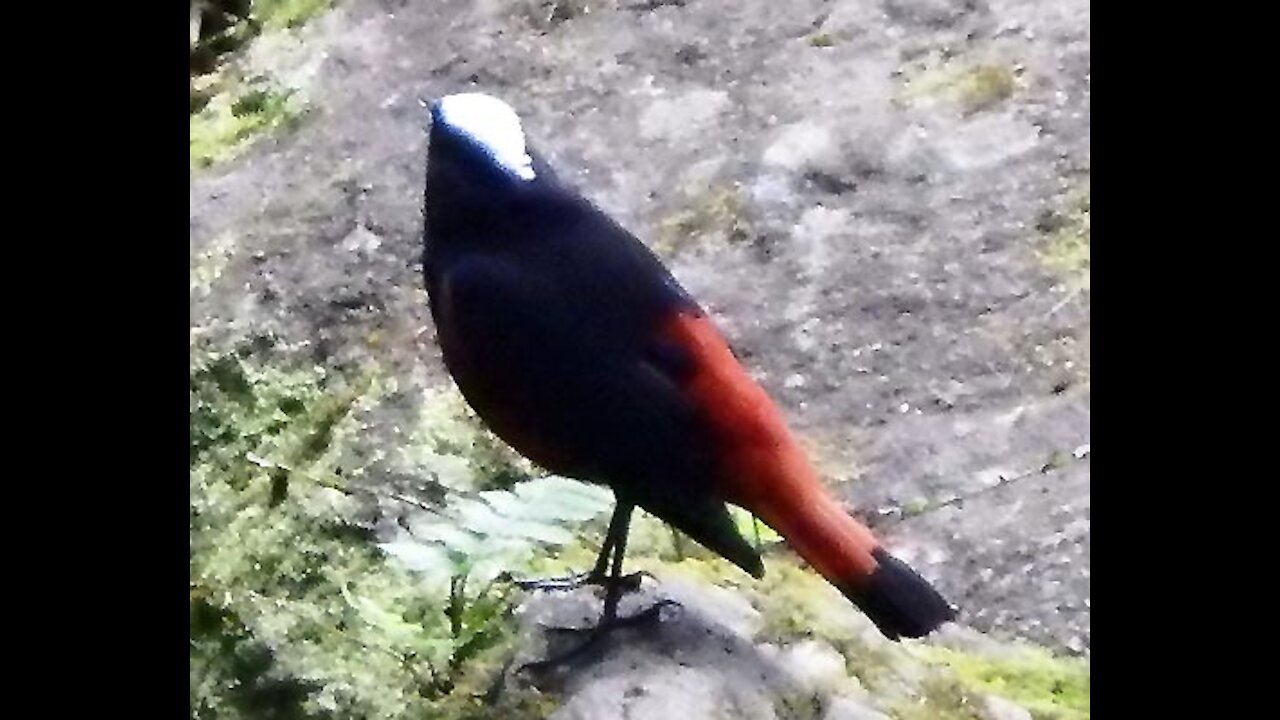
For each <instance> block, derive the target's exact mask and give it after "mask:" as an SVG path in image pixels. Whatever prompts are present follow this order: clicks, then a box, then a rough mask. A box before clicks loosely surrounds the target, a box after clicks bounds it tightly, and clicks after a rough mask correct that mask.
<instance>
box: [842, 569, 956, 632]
mask: <svg viewBox="0 0 1280 720" xmlns="http://www.w3.org/2000/svg"><path fill="white" fill-rule="evenodd" d="M873 556H874V557H875V559H876V562H877V563H879V567H877V568H876V571H875V572H874V573H873V574H872V575H871V580H870V581H869V582H866V583H861V584H860V587H858V588H857V589H856V590H854V589H849V590H846V591H845V595H846V596H847V597H848V598H849V599H850V600H852V601H853V603H854V604H855V605H857V606H858V607H859V609H861V610H862V612H864V613H865V614H866V615H867V617H868V618H870V619H871V622H873V623H875V626H876V627H877V628H878V629H879V630H880V632H881V633H883V634H884V635H885V637H887V638H889V639H890V640H898V639H900V638H904V637H906V638H921V637H924V636H926V635H928V634H929V633H932V632H933V631H934V630H937V629H938V628H939V627H941V626H942V625H943V624H945V623H947V622H950V621H952V620H954V619H955V618H956V610H955V608H954V607H952V606H951V604H950V603H948V602H947V601H946V599H945V598H943V597H942V595H941V594H940V593H939V592H938V591H937V590H936V589H934V587H933V586H932V585H930V584H929V581H928V580H925V579H924V578H922V577H920V575H919V574H918V573H916V571H915V570H912V569H911V566H909V565H907V564H906V563H904V562H902V561H901V560H899V559H898V558H896V557H894V556H892V555H890V554H889V553H887V552H885V550H884V549H883V548H876V550H875V552H874V553H873Z"/></svg>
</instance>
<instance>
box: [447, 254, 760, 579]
mask: <svg viewBox="0 0 1280 720" xmlns="http://www.w3.org/2000/svg"><path fill="white" fill-rule="evenodd" d="M600 287H601V288H602V289H601V290H599V291H598V292H596V293H595V294H593V295H592V296H590V297H583V296H582V295H580V294H574V293H570V292H566V291H565V290H564V287H563V284H562V283H557V282H553V281H552V280H551V279H550V278H548V277H546V276H544V275H541V274H539V273H536V272H531V271H530V269H529V268H528V267H527V266H520V265H517V264H515V263H513V262H510V261H504V260H502V259H499V258H495V257H492V256H480V255H476V256H472V257H468V258H466V259H462V260H459V261H456V262H454V263H452V264H451V265H450V267H449V269H448V270H447V271H445V272H444V273H443V274H442V275H441V276H440V278H439V280H438V282H437V283H436V291H435V294H436V296H437V299H436V301H435V303H434V307H435V308H436V323H437V328H438V333H439V336H440V341H441V344H442V346H443V347H444V350H445V356H446V362H448V363H449V365H450V372H451V373H452V374H453V376H454V377H455V379H456V380H457V382H458V385H459V387H460V389H461V390H462V392H463V394H464V395H465V396H466V397H467V400H468V402H470V404H471V405H472V407H473V408H475V410H476V412H477V413H478V414H480V415H481V417H482V418H484V420H485V421H486V423H488V424H489V426H490V427H491V428H492V429H493V430H494V431H495V432H496V433H497V434H498V435H499V436H500V437H502V438H503V439H504V440H505V441H506V442H508V443H509V444H511V445H512V446H513V447H515V448H516V449H517V450H519V451H520V452H521V453H522V454H524V455H526V456H527V457H529V458H530V459H532V460H534V461H535V462H537V463H538V464H540V465H542V466H544V467H546V468H548V469H550V470H552V471H554V472H558V473H561V474H565V475H570V476H575V477H580V478H584V479H591V480H596V481H599V482H604V483H606V484H608V485H610V486H611V487H613V488H614V490H615V491H616V492H618V493H619V494H620V495H626V496H628V497H629V498H631V499H632V500H633V501H634V502H636V503H637V504H638V505H640V506H641V507H644V508H645V509H646V510H648V511H650V512H652V513H654V514H655V515H657V516H659V517H661V518H662V519H664V520H666V521H667V522H669V523H671V524H672V525H674V526H675V527H677V528H679V529H680V530H681V531H683V532H685V533H686V534H688V535H689V536H690V537H692V538H693V539H694V540H696V541H698V542H700V543H702V544H703V545H706V546H707V547H709V548H711V549H712V550H715V551H716V552H719V553H720V554H722V555H724V556H725V557H727V558H728V559H730V560H731V561H733V562H735V563H736V564H738V565H739V566H740V567H742V568H743V569H744V570H746V571H747V572H749V573H752V574H757V575H758V574H759V573H760V572H761V571H762V570H761V567H760V561H759V557H758V554H757V553H756V552H755V550H754V549H753V548H751V547H750V546H749V545H748V544H747V543H746V542H745V540H743V539H742V537H741V536H740V534H739V533H738V532H737V530H736V528H735V527H734V525H733V522H732V520H731V518H730V516H729V514H728V511H727V508H726V507H725V505H724V501H723V499H722V496H721V495H720V494H719V493H718V492H717V487H716V482H717V475H718V472H717V469H716V466H717V462H718V457H717V452H716V448H715V447H714V445H713V442H714V438H713V437H711V436H710V435H709V434H708V428H707V427H706V425H705V422H704V420H703V413H702V412H700V408H699V406H698V403H699V399H698V398H696V397H693V396H691V395H689V394H688V393H687V392H686V391H685V387H684V380H685V377H686V376H687V375H688V373H690V372H691V371H692V369H693V363H694V362H695V358H694V357H693V356H692V355H691V354H690V348H688V347H686V345H685V344H683V341H682V339H681V338H679V337H673V336H668V335H665V334H664V333H663V332H662V328H663V323H662V321H663V318H654V320H655V324H654V327H653V328H652V332H635V333H633V332H622V333H619V332H618V327H619V324H620V323H623V322H624V321H622V320H620V319H619V317H620V316H621V315H623V314H625V313H623V312H622V311H621V310H619V312H618V313H613V312H611V307H610V305H611V304H612V303H617V304H619V307H621V306H623V305H626V306H627V307H630V305H629V304H627V299H626V298H625V297H616V298H615V297H612V296H611V294H610V292H609V291H608V290H607V288H608V287H609V286H608V285H607V284H605V285H601V286H600ZM686 311H696V310H688V309H686Z"/></svg>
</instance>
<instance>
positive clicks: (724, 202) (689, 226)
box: [654, 187, 753, 256]
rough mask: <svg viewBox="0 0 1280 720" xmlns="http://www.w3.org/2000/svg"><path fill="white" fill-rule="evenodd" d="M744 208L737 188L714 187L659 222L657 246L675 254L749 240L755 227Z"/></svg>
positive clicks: (663, 252)
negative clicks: (718, 244) (691, 249)
mask: <svg viewBox="0 0 1280 720" xmlns="http://www.w3.org/2000/svg"><path fill="white" fill-rule="evenodd" d="M743 211H744V203H743V200H742V193H741V192H740V191H739V190H738V189H737V188H735V187H712V188H710V189H708V190H706V191H704V192H702V193H700V194H697V195H695V196H694V197H693V198H691V200H690V202H689V204H688V205H687V206H686V207H685V208H684V209H682V210H680V211H679V212H676V213H675V214H673V215H671V216H669V217H667V218H666V219H664V220H663V221H661V222H660V223H659V225H658V232H657V240H656V241H655V243H654V249H655V250H656V251H657V252H659V253H661V254H663V255H667V256H671V255H674V254H676V253H678V252H680V251H682V250H684V249H686V248H692V247H706V246H709V245H713V244H716V243H741V242H744V241H746V240H749V239H750V238H751V237H752V234H753V231H752V228H751V223H750V222H749V221H748V220H747V219H746V217H745V216H744V212H743Z"/></svg>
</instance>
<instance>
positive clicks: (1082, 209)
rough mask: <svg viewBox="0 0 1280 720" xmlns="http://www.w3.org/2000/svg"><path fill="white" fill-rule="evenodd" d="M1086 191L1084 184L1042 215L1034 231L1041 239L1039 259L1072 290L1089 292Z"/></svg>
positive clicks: (1088, 224) (1088, 240) (1087, 195)
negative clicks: (1036, 230)
mask: <svg viewBox="0 0 1280 720" xmlns="http://www.w3.org/2000/svg"><path fill="white" fill-rule="evenodd" d="M1089 205H1090V191H1089V184H1088V182H1087V181H1086V182H1085V184H1084V185H1083V186H1082V187H1079V188H1076V189H1075V190H1073V191H1072V192H1071V193H1069V194H1068V195H1067V197H1066V198H1065V199H1064V201H1063V202H1062V203H1061V206H1060V207H1059V208H1057V209H1053V210H1049V211H1047V212H1045V213H1044V214H1043V215H1042V216H1041V217H1040V220H1039V222H1037V224H1036V227H1037V229H1038V230H1040V232H1041V233H1042V235H1043V238H1042V241H1041V244H1040V249H1039V256H1040V260H1041V262H1043V263H1044V265H1045V266H1046V267H1047V268H1049V269H1050V270H1051V271H1053V272H1055V273H1057V274H1058V275H1060V276H1062V277H1063V278H1065V279H1066V280H1067V282H1068V283H1069V284H1070V285H1071V286H1072V289H1073V290H1088V289H1089V276H1090V265H1089V246H1090V223H1089Z"/></svg>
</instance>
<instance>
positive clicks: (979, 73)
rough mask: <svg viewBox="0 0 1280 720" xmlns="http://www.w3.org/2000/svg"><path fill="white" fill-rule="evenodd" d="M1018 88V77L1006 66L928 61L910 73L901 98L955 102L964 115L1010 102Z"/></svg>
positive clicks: (1000, 64) (913, 100)
mask: <svg viewBox="0 0 1280 720" xmlns="http://www.w3.org/2000/svg"><path fill="white" fill-rule="evenodd" d="M1017 89H1018V78H1017V75H1016V74H1015V73H1014V70H1013V68H1012V67H1010V66H1009V65H1007V64H1003V63H983V62H964V61H961V60H958V59H947V60H943V61H940V62H936V63H933V62H926V63H925V64H924V65H923V66H922V67H921V68H920V69H918V70H917V71H915V72H913V73H911V74H910V75H909V77H908V80H907V85H906V88H905V89H904V90H903V93H902V96H901V99H902V100H903V101H906V102H919V101H923V100H931V99H942V100H945V101H947V102H950V103H953V104H954V105H955V106H956V107H958V108H959V110H960V112H961V114H962V115H972V114H974V113H978V112H981V111H983V110H987V109H990V108H993V107H995V106H996V105H998V104H1000V103H1001V102H1003V101H1005V100H1007V99H1009V98H1010V97H1012V96H1013V94H1014V92H1016V91H1017Z"/></svg>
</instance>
